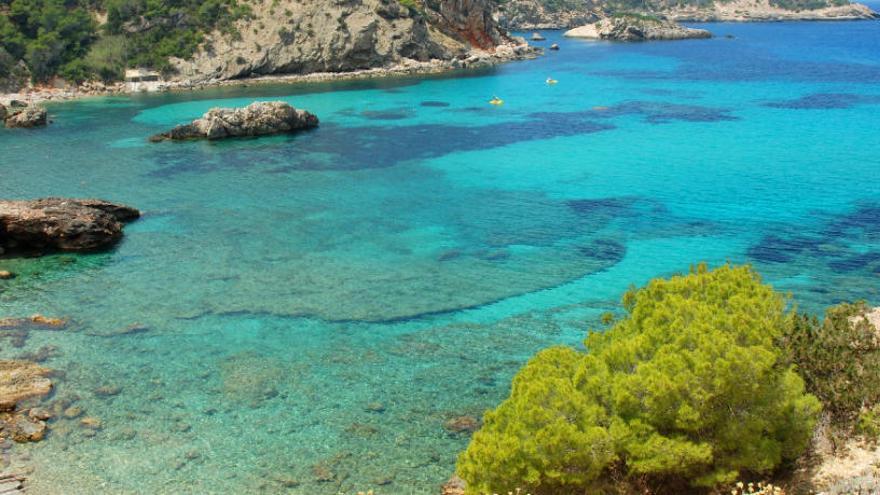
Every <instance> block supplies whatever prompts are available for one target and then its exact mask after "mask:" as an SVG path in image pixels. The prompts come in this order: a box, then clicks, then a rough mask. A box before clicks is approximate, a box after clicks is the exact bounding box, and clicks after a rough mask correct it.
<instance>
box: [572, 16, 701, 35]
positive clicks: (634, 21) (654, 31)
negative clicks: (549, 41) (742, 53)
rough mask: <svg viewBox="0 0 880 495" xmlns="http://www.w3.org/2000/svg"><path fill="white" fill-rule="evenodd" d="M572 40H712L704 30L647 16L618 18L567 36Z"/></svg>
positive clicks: (612, 18)
mask: <svg viewBox="0 0 880 495" xmlns="http://www.w3.org/2000/svg"><path fill="white" fill-rule="evenodd" d="M564 36H566V37H569V38H585V39H594V40H610V41H651V40H683V39H692V38H711V37H712V33H710V32H709V31H707V30H705V29H693V28H688V27H684V26H682V25H680V24H678V23H676V22H673V21H670V20H666V19H660V18H659V17H652V16H644V15H635V14H632V15H617V16H613V17H605V18H602V19H599V20H598V21H596V22H594V23H592V24H587V25H585V26H581V27H577V28H574V29H571V30H569V31H566V32H565V35H564Z"/></svg>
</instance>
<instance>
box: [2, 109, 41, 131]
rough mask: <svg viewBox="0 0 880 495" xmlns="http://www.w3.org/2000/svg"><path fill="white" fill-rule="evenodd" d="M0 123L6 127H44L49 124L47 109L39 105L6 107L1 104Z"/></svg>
mask: <svg viewBox="0 0 880 495" xmlns="http://www.w3.org/2000/svg"><path fill="white" fill-rule="evenodd" d="M0 122H3V123H5V125H6V127H22V128H29V127H43V126H45V125H46V124H47V123H48V122H49V119H48V113H47V112H46V109H45V108H43V107H41V106H37V105H10V106H9V107H6V106H4V105H2V104H0Z"/></svg>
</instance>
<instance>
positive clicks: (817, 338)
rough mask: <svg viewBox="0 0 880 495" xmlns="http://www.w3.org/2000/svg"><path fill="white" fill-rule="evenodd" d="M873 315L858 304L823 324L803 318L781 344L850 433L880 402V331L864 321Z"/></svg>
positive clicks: (831, 313)
mask: <svg viewBox="0 0 880 495" xmlns="http://www.w3.org/2000/svg"><path fill="white" fill-rule="evenodd" d="M867 311H868V307H867V305H866V304H865V303H864V302H857V303H855V304H840V305H838V306H835V307H832V308H829V309H828V310H827V311H826V312H825V318H824V319H823V320H822V321H821V322H820V321H819V320H818V319H816V318H815V317H809V316H806V315H798V316H797V317H796V318H795V319H794V324H793V325H791V326H790V327H789V329H788V331H787V332H785V334H784V335H783V338H782V340H781V343H782V346H783V347H784V348H785V349H786V351H787V352H788V354H789V355H790V359H791V361H792V362H793V363H794V364H796V365H797V367H798V372H799V373H800V374H801V376H803V377H804V381H805V382H806V384H807V390H809V391H810V393H812V394H814V395H815V396H816V397H818V398H819V400H820V401H822V404H823V406H824V409H825V410H826V411H827V412H828V413H829V414H830V415H831V419H832V425H833V426H835V427H836V428H837V429H839V430H841V431H842V432H844V433H847V432H849V431H851V430H852V428H853V427H854V426H855V425H856V422H857V420H858V417H859V414H860V413H861V412H862V411H865V410H868V409H871V408H873V407H874V406H876V405H877V404H878V403H880V342H878V334H877V329H875V328H874V327H873V326H872V325H871V324H870V323H869V322H868V321H867V320H866V319H865V318H864V317H863V315H864V314H865V313H866V312H867Z"/></svg>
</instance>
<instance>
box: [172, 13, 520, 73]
mask: <svg viewBox="0 0 880 495" xmlns="http://www.w3.org/2000/svg"><path fill="white" fill-rule="evenodd" d="M494 10H495V3H494V2H492V1H491V0H432V1H423V0H408V1H398V0H342V1H329V0H306V1H296V0H279V1H273V2H271V6H270V4H269V3H268V2H267V3H257V4H255V5H254V7H253V15H252V16H249V18H248V19H243V20H240V21H238V22H237V23H236V28H237V34H236V35H235V36H231V35H230V34H229V33H221V32H214V33H211V34H209V35H208V36H207V39H206V42H205V43H204V44H203V45H202V48H201V49H200V50H199V51H198V52H197V53H196V54H195V55H194V56H193V57H192V58H191V59H189V60H181V59H172V60H171V62H172V63H173V64H174V66H175V67H176V69H177V71H178V74H177V75H176V76H174V79H175V80H176V81H190V82H192V83H194V84H195V83H200V82H205V81H217V80H228V79H239V78H245V77H253V76H262V75H269V74H310V73H339V72H352V71H358V70H364V69H373V68H380V67H392V66H397V65H400V64H402V63H407V62H413V61H414V62H429V61H432V60H437V61H451V60H454V59H457V58H466V57H468V56H469V55H470V54H471V52H474V51H479V52H489V53H494V51H495V48H496V47H498V46H499V45H503V44H505V43H509V42H510V41H511V38H510V37H509V36H508V35H507V34H506V33H505V32H504V30H502V29H501V28H499V26H498V24H497V23H496V21H495V20H494V18H493V12H494Z"/></svg>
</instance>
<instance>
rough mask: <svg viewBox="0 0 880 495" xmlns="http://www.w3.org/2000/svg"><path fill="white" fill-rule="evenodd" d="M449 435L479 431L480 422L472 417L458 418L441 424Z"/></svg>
mask: <svg viewBox="0 0 880 495" xmlns="http://www.w3.org/2000/svg"><path fill="white" fill-rule="evenodd" d="M443 428H445V429H446V431H448V432H449V433H473V432H475V431H477V430H479V429H480V420H478V419H477V418H475V417H473V416H459V417H456V418H452V419H450V420H448V421H447V422H446V423H444V424H443Z"/></svg>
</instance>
